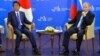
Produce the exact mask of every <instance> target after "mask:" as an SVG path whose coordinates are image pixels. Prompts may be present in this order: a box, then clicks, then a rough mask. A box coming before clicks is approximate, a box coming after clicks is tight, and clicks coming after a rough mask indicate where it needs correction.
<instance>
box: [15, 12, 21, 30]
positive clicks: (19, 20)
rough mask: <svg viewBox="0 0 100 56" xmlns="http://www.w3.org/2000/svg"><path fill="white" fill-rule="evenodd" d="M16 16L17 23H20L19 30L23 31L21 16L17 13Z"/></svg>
mask: <svg viewBox="0 0 100 56" xmlns="http://www.w3.org/2000/svg"><path fill="white" fill-rule="evenodd" d="M16 16H17V21H18V28H19V29H21V25H22V23H21V19H20V15H19V14H18V13H16Z"/></svg>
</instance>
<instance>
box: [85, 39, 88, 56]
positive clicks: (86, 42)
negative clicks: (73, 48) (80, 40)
mask: <svg viewBox="0 0 100 56" xmlns="http://www.w3.org/2000/svg"><path fill="white" fill-rule="evenodd" d="M85 50H86V51H85V52H86V56H88V40H87V39H86V40H85Z"/></svg>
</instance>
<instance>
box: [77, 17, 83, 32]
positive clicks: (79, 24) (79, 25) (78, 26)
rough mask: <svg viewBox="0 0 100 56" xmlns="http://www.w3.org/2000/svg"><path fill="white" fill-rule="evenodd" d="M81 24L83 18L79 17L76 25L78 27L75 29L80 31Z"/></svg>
mask: <svg viewBox="0 0 100 56" xmlns="http://www.w3.org/2000/svg"><path fill="white" fill-rule="evenodd" d="M82 22H83V16H81V18H80V20H79V23H78V25H77V28H78V29H79V30H81V24H82Z"/></svg>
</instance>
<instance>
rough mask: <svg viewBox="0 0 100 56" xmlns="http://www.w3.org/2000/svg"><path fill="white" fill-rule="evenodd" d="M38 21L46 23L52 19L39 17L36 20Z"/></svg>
mask: <svg viewBox="0 0 100 56" xmlns="http://www.w3.org/2000/svg"><path fill="white" fill-rule="evenodd" d="M37 20H38V21H42V22H48V21H52V20H53V18H52V17H46V16H40V18H39V19H37Z"/></svg>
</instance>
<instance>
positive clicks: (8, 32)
mask: <svg viewBox="0 0 100 56" xmlns="http://www.w3.org/2000/svg"><path fill="white" fill-rule="evenodd" d="M6 37H8V38H12V39H14V30H13V27H11V29H9V28H8V26H6Z"/></svg>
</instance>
